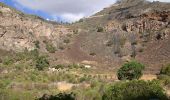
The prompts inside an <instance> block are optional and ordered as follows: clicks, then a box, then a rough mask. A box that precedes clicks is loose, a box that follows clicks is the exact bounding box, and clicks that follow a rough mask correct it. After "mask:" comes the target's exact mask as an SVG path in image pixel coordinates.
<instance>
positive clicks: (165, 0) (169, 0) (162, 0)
mask: <svg viewBox="0 0 170 100" xmlns="http://www.w3.org/2000/svg"><path fill="white" fill-rule="evenodd" d="M148 1H151V2H153V1H160V2H170V0H148Z"/></svg>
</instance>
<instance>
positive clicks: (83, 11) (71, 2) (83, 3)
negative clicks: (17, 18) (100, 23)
mask: <svg viewBox="0 0 170 100" xmlns="http://www.w3.org/2000/svg"><path fill="white" fill-rule="evenodd" d="M13 1H15V2H17V3H19V4H20V5H22V6H24V7H27V8H30V9H33V10H41V11H44V12H46V13H48V14H50V15H52V16H56V15H57V16H59V17H61V18H62V19H65V20H66V21H76V20H79V19H80V18H82V17H86V16H89V15H92V14H94V13H96V12H97V11H100V10H102V9H103V8H104V7H107V6H109V5H111V4H113V3H114V2H115V1H116V0H13Z"/></svg>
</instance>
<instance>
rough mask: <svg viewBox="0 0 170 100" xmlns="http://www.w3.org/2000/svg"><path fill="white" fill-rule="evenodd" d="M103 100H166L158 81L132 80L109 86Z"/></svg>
mask: <svg viewBox="0 0 170 100" xmlns="http://www.w3.org/2000/svg"><path fill="white" fill-rule="evenodd" d="M102 98H103V100H168V98H167V96H166V93H165V92H164V89H163V88H162V87H161V85H160V83H159V82H158V81H155V80H154V81H142V80H134V81H129V82H118V83H115V84H114V85H112V86H109V87H108V88H107V89H106V91H105V93H104V95H103V97H102Z"/></svg>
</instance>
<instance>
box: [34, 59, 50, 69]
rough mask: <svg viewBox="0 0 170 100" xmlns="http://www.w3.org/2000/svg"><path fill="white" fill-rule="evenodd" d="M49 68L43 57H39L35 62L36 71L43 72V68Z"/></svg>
mask: <svg viewBox="0 0 170 100" xmlns="http://www.w3.org/2000/svg"><path fill="white" fill-rule="evenodd" d="M48 66H49V62H48V60H47V59H46V57H45V56H40V57H38V58H37V60H36V68H37V69H38V70H43V69H44V68H45V67H48Z"/></svg>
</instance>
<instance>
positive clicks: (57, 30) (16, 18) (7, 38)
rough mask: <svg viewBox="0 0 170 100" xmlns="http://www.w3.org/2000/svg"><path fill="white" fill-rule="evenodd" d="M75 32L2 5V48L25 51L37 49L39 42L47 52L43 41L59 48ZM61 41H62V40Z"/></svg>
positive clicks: (0, 8)
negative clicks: (63, 39) (63, 40)
mask: <svg viewBox="0 0 170 100" xmlns="http://www.w3.org/2000/svg"><path fill="white" fill-rule="evenodd" d="M72 33H73V31H72V30H71V29H69V28H67V27H65V26H63V25H59V24H57V23H52V22H47V21H45V20H43V19H41V18H39V17H36V16H33V15H25V14H23V13H21V12H18V11H16V10H15V9H12V8H9V7H8V6H6V5H4V4H0V48H1V49H4V50H13V51H23V50H24V49H28V50H33V49H35V48H36V47H35V41H39V42H40V45H41V46H42V48H41V50H42V51H45V49H44V46H43V41H50V42H51V43H52V44H53V45H54V46H55V47H58V46H59V44H60V41H61V40H62V38H63V37H65V36H66V35H67V34H72ZM60 39H61V40H60Z"/></svg>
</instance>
